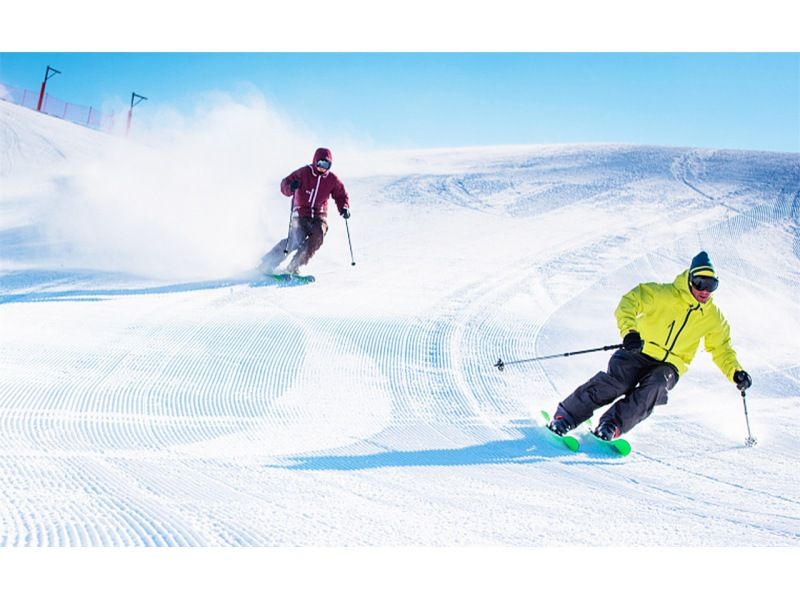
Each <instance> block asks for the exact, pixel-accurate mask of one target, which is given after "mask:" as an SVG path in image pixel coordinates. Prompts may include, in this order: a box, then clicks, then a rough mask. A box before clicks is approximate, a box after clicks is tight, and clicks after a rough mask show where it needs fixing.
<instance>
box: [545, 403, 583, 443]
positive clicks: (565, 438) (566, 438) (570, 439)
mask: <svg viewBox="0 0 800 598" xmlns="http://www.w3.org/2000/svg"><path fill="white" fill-rule="evenodd" d="M541 413H542V417H544V421H545V422H549V421H550V414H549V413H547V411H542V412H541ZM544 429H545V430H547V433H548V434H550V435H551V436H552V437H553V438H557V439H558V440H560V441H561V443H562V444H563V445H564V446H566V447H567V448H568V449H569V450H571V451H573V452H575V451H577V450H578V449H579V448H581V443H580V442H578V439H577V438H575V437H574V436H566V435H565V436H559V435H558V434H556V433H555V432H553V431H552V430H551V429H550V428H548V427H547V424H545V426H544Z"/></svg>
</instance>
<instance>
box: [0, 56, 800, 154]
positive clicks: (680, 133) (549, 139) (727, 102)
mask: <svg viewBox="0 0 800 598" xmlns="http://www.w3.org/2000/svg"><path fill="white" fill-rule="evenodd" d="M0 60H1V61H2V62H1V63H0V81H2V82H3V83H6V84H11V85H14V86H18V87H25V88H29V89H34V90H38V88H39V86H40V85H41V82H42V78H43V76H44V72H45V69H46V67H47V65H51V66H53V67H54V68H56V69H58V70H60V71H61V74H60V75H57V76H55V77H53V78H51V79H50V80H49V82H48V92H49V93H51V94H52V95H54V96H56V97H58V98H60V99H63V100H66V101H69V102H73V103H77V104H84V105H93V106H95V107H99V106H102V105H103V104H104V102H107V101H109V100H110V99H113V98H117V99H118V100H119V101H121V102H129V101H130V94H131V92H132V91H135V92H137V93H139V94H142V95H144V96H147V97H148V102H147V103H149V104H150V105H151V106H152V105H155V104H165V105H169V106H172V107H175V108H178V109H181V110H187V111H190V110H191V109H193V107H194V106H195V104H196V103H197V102H198V101H200V98H201V97H202V94H203V92H207V91H229V92H231V93H233V94H234V95H236V94H239V93H243V92H245V91H246V90H247V89H252V88H255V89H257V90H260V91H261V92H262V93H263V94H264V96H265V97H266V98H267V100H268V101H270V102H271V103H272V104H274V105H275V106H276V107H277V108H279V109H280V110H281V111H283V112H285V113H286V114H288V115H290V116H291V117H293V118H295V119H296V120H297V121H299V122H301V123H303V124H304V125H307V126H310V127H312V128H315V129H318V130H320V131H322V132H324V133H325V134H326V135H336V134H347V135H350V136H352V137H355V138H357V139H362V140H366V141H369V142H371V143H372V144H374V145H375V146H376V147H380V148H408V147H417V148H422V147H452V146H464V145H504V144H531V143H571V142H628V143H643V144H656V145H680V146H698V147H713V148H735V149H756V150H774V151H790V152H798V151H800V54H791V53H52V52H43V53H8V52H5V53H3V54H2V55H1V56H0ZM147 103H144V104H142V105H141V107H140V108H137V110H146V109H147Z"/></svg>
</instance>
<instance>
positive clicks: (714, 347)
mask: <svg viewBox="0 0 800 598" xmlns="http://www.w3.org/2000/svg"><path fill="white" fill-rule="evenodd" d="M717 313H718V314H719V315H718V318H719V321H718V323H717V325H716V326H714V327H713V328H712V330H711V331H710V332H709V333H708V334H706V335H705V337H704V338H703V344H704V345H705V348H706V351H708V352H709V353H711V359H712V360H713V361H714V363H715V364H717V367H718V368H719V369H720V371H722V373H723V374H724V375H725V377H726V378H727V379H728V380H733V381H735V380H734V379H733V375H734V374H735V373H736V372H737V371H739V370H742V369H743V368H742V366H741V365H740V364H739V360H738V359H737V358H736V351H734V350H733V346H732V345H731V327H730V325H729V324H728V321H727V320H726V319H725V316H723V315H722V314H721V313H719V312H717Z"/></svg>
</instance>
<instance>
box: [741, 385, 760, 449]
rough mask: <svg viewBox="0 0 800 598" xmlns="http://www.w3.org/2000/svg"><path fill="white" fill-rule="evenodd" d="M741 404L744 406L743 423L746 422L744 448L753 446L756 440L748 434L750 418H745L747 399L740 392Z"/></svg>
mask: <svg viewBox="0 0 800 598" xmlns="http://www.w3.org/2000/svg"><path fill="white" fill-rule="evenodd" d="M742 404H743V405H744V421H745V422H747V438H745V439H744V444H745V446H755V445H756V442H758V440H756V439H755V438H753V435H752V434H751V433H750V418H749V417H748V416H747V399H746V398H745V392H744V391H742Z"/></svg>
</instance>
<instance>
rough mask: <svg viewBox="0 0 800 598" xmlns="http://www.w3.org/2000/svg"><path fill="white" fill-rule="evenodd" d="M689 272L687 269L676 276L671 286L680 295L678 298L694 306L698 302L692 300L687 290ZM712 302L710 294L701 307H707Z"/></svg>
mask: <svg viewBox="0 0 800 598" xmlns="http://www.w3.org/2000/svg"><path fill="white" fill-rule="evenodd" d="M690 272H691V269H688V270H684V271H683V272H681V273H680V274H678V275H677V276H676V277H675V280H674V281H673V283H672V285H673V286H674V287H675V288H676V289H677V291H678V293H679V294H680V296H681V297H682V298H683V299H685V300H686V302H687V303H691V304H696V303H699V302H698V301H697V299H695V298H694V295H692V291H691V289H690V288H689V273H690ZM713 301H714V294H713V293H712V294H711V295H709V297H708V301H706V302H705V303H703V304H702V305H703V306H704V307H705V306H707V305H711V303H713Z"/></svg>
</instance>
